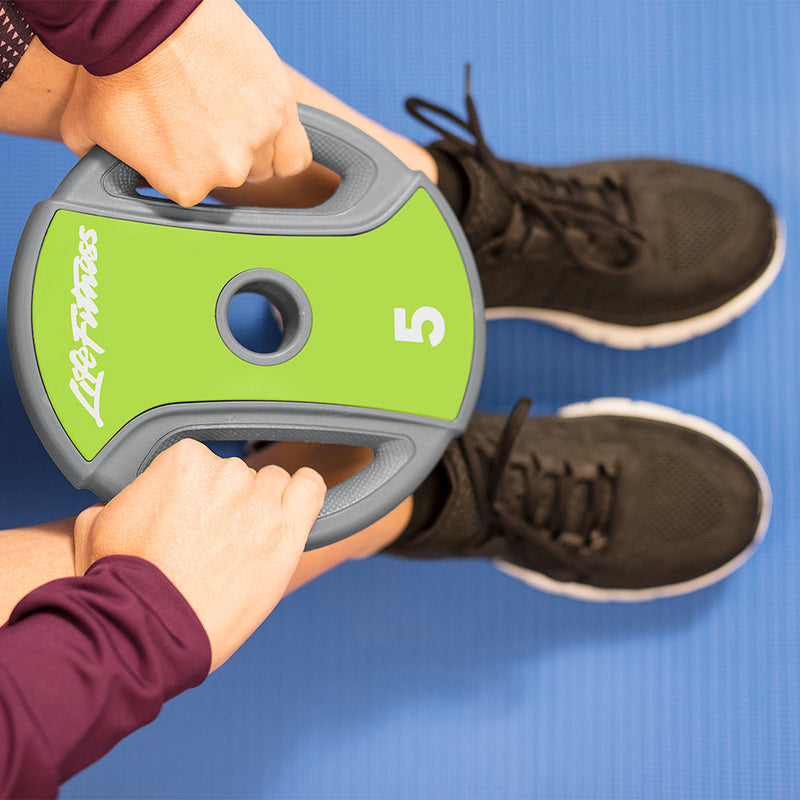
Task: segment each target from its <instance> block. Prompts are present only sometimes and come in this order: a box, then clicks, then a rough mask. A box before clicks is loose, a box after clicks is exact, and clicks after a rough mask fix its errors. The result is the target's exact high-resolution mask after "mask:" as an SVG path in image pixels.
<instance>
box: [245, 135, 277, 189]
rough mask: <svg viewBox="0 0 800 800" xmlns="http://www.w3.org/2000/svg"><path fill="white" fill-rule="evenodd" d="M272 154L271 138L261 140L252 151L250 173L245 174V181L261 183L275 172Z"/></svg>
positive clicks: (273, 150)
mask: <svg viewBox="0 0 800 800" xmlns="http://www.w3.org/2000/svg"><path fill="white" fill-rule="evenodd" d="M274 155H275V145H274V142H273V141H272V140H270V141H268V142H263V143H262V144H261V146H260V147H259V148H258V149H257V150H256V151H255V152H254V153H253V165H252V166H251V167H250V174H249V175H248V176H247V181H246V183H263V182H264V181H268V180H269V179H270V178H271V177H272V176H273V175H274V174H275V173H274V170H273V163H272V162H273V158H274Z"/></svg>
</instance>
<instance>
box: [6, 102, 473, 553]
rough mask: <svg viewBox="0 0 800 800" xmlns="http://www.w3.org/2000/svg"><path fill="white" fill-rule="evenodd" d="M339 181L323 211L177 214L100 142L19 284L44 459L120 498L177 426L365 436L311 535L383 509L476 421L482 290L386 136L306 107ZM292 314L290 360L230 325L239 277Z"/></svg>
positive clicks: (29, 404)
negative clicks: (243, 341)
mask: <svg viewBox="0 0 800 800" xmlns="http://www.w3.org/2000/svg"><path fill="white" fill-rule="evenodd" d="M300 117H301V121H302V122H303V125H304V126H305V128H306V131H307V133H308V135H309V140H310V142H311V147H312V151H313V153H314V160H315V161H317V162H318V163H320V164H322V165H324V166H326V167H329V168H330V169H332V170H333V171H334V172H336V173H337V174H339V175H340V177H341V181H340V184H339V186H338V188H337V190H336V191H335V193H334V194H333V195H332V196H331V197H330V198H329V199H328V200H327V201H325V202H324V203H322V204H321V205H319V206H317V207H314V208H309V209H265V208H244V207H241V208H240V207H229V206H218V205H200V206H195V207H194V208H189V209H185V208H181V207H179V206H177V205H175V204H173V203H170V202H169V201H166V200H163V199H157V198H152V197H145V196H142V195H139V194H138V193H137V192H136V186H137V184H138V182H139V175H138V174H137V173H136V172H134V171H133V170H132V169H130V168H129V167H128V166H126V165H125V164H123V163H121V162H120V161H118V160H117V159H115V158H114V157H113V156H111V155H110V154H109V153H107V152H105V151H103V150H101V149H100V148H94V149H93V150H92V151H91V152H90V153H89V154H88V155H87V156H85V157H84V158H83V159H81V161H80V162H79V163H78V164H77V165H76V166H75V168H74V169H73V170H72V171H71V172H70V173H69V174H68V175H67V176H66V178H65V179H64V180H63V181H62V183H61V184H60V186H59V187H58V188H57V189H56V191H55V192H54V193H53V195H52V197H50V198H49V199H48V200H45V201H43V202H41V203H39V204H37V206H36V207H35V208H34V210H33V212H32V213H31V216H30V218H29V220H28V223H27V224H26V226H25V230H24V232H23V235H22V238H21V241H20V244H19V247H18V250H17V255H16V258H15V261H14V269H13V272H12V277H11V284H10V288H9V301H8V302H9V305H8V327H9V343H10V348H11V357H12V364H13V368H14V374H15V377H16V380H17V385H18V387H19V390H20V394H21V396H22V400H23V403H24V405H25V408H26V411H27V412H28V415H29V416H30V418H31V420H32V422H33V425H34V427H35V429H36V431H37V433H38V435H39V437H40V438H41V439H42V441H43V443H44V444H45V446H46V448H47V450H48V452H49V453H50V455H51V456H52V458H53V459H54V461H55V462H56V464H57V465H58V466H59V468H60V469H61V470H62V471H63V472H64V474H65V475H66V476H67V478H69V480H70V481H71V482H72V483H73V484H74V485H75V486H77V487H79V488H88V489H91V490H92V491H94V492H95V493H96V494H97V495H98V496H99V497H100V498H101V499H109V498H110V497H112V496H113V495H114V494H116V493H117V492H118V491H120V490H121V489H122V488H123V487H124V486H126V485H127V484H128V483H129V482H130V481H132V480H133V479H134V478H135V477H136V475H138V474H139V473H140V472H141V471H142V470H143V469H145V467H146V466H147V465H148V464H149V463H150V462H151V461H152V459H153V458H155V456H156V455H157V454H158V453H159V452H161V451H163V450H164V449H166V448H167V447H169V446H170V445H171V444H173V443H174V442H176V441H178V440H179V439H181V438H186V437H191V438H195V439H199V440H202V441H210V440H237V439H266V440H284V441H294V440H297V441H311V442H325V443H333V444H335V443H339V444H352V445H361V446H366V447H370V448H372V450H373V451H374V457H373V459H372V461H371V462H370V463H369V464H368V465H367V466H366V467H365V468H363V469H362V470H361V471H359V472H358V473H356V474H355V475H354V476H353V477H351V478H350V479H348V480H346V481H345V482H343V483H342V484H340V485H338V486H336V487H334V488H333V489H331V490H330V491H329V492H328V494H327V497H326V499H325V504H324V506H323V509H322V512H321V513H320V515H319V518H318V519H317V522H316V523H315V525H314V528H313V529H312V532H311V535H310V537H309V542H308V549H313V548H315V547H320V546H322V545H326V544H330V543H331V542H334V541H337V540H338V539H341V538H344V537H346V536H348V535H350V534H352V533H355V532H356V531H358V530H360V529H362V528H364V527H365V526H367V525H369V524H371V523H372V522H374V521H375V520H377V519H378V518H380V517H381V516H382V515H383V514H385V513H386V512H388V511H389V510H391V509H392V508H393V507H394V506H396V505H397V504H398V503H399V502H400V501H401V500H402V499H403V498H404V497H406V496H407V495H409V494H410V493H411V492H413V491H414V489H415V488H416V487H417V486H418V485H419V483H420V482H421V481H422V480H423V479H424V478H425V477H426V475H427V474H428V473H429V472H430V470H431V469H432V468H433V466H434V465H435V464H436V462H437V461H438V459H439V458H440V457H441V455H442V453H443V451H444V449H445V448H446V446H447V444H448V443H449V441H450V440H451V439H452V438H453V437H454V436H456V435H457V434H459V433H460V432H462V431H463V429H464V428H465V427H466V425H467V422H468V421H469V417H470V416H471V414H472V411H473V409H474V406H475V401H476V399H477V394H478V390H479V388H480V380H481V375H482V370H483V358H484V349H485V327H484V321H483V303H482V298H481V293H480V285H479V281H478V277H477V273H476V270H475V265H474V261H473V259H472V255H471V253H470V250H469V246H468V244H467V241H466V238H465V236H464V234H463V231H462V230H461V228H460V226H459V224H458V222H457V220H456V218H455V216H454V214H453V212H452V211H451V209H450V208H449V207H448V206H447V204H446V202H445V201H444V199H443V198H442V196H441V195H440V193H439V192H438V190H437V189H436V187H435V186H434V185H433V184H432V183H431V182H430V181H429V180H428V179H427V178H426V177H425V176H424V175H423V174H422V173H419V172H412V171H411V170H409V169H407V168H406V167H405V166H404V165H403V164H402V163H401V162H400V161H399V160H398V159H396V158H395V157H394V156H393V155H392V154H391V153H390V152H389V151H388V150H386V149H385V148H383V147H382V146H381V145H380V144H378V143H377V142H375V141H374V140H372V139H371V138H370V137H368V136H366V135H365V134H364V133H362V132H361V131H359V130H358V129H356V128H354V127H352V126H350V125H349V124H347V123H345V122H343V121H342V120H339V119H337V118H335V117H332V116H330V115H328V114H325V113H324V112H321V111H318V110H316V109H311V108H307V107H302V106H301V107H300ZM243 290H250V291H258V292H262V293H264V294H266V295H267V296H268V297H269V299H270V300H272V301H273V303H274V304H275V305H276V306H277V307H278V309H279V311H280V312H281V315H282V318H283V322H284V339H283V342H282V344H281V346H280V347H279V348H278V350H277V351H276V352H275V353H271V354H268V355H261V354H256V353H252V352H251V351H249V350H246V349H245V348H243V347H242V346H241V345H239V343H238V342H236V340H235V339H234V337H233V335H232V334H231V332H230V329H229V328H228V325H227V305H228V303H229V302H230V300H231V298H232V297H233V296H234V295H235V294H236V293H237V292H239V291H243Z"/></svg>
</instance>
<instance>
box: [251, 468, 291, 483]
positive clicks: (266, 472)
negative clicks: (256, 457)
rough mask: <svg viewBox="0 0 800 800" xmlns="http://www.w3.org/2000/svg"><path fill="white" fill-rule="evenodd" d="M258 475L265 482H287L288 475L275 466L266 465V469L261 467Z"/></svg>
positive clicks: (282, 469)
mask: <svg viewBox="0 0 800 800" xmlns="http://www.w3.org/2000/svg"><path fill="white" fill-rule="evenodd" d="M258 474H259V475H260V476H261V477H262V478H263V480H265V481H267V482H278V481H280V482H288V481H289V473H288V472H287V471H286V470H285V469H284V468H283V467H279V466H278V465H277V464H268V465H267V466H266V467H262V469H261V470H260V471H259V473H258Z"/></svg>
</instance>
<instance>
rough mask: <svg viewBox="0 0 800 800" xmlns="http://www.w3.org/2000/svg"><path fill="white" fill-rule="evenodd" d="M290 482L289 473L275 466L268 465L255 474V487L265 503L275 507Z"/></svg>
mask: <svg viewBox="0 0 800 800" xmlns="http://www.w3.org/2000/svg"><path fill="white" fill-rule="evenodd" d="M289 480H290V475H289V473H288V472H287V471H286V470H285V469H283V467H279V466H277V465H276V464H268V465H267V466H266V467H262V468H261V469H260V470H258V472H257V473H256V486H257V490H258V492H259V494H260V496H261V497H262V498H263V499H264V501H265V502H268V503H273V504H274V505H275V506H277V505H278V504H279V503H280V500H281V497H282V496H283V492H284V490H285V489H286V486H287V485H288V483H289Z"/></svg>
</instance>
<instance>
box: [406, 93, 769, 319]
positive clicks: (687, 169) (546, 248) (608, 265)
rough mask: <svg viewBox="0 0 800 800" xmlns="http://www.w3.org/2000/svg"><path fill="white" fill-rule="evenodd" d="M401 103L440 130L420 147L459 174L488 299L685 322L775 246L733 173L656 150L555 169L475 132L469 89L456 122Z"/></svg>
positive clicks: (741, 284) (747, 280)
mask: <svg viewBox="0 0 800 800" xmlns="http://www.w3.org/2000/svg"><path fill="white" fill-rule="evenodd" d="M407 107H408V109H409V111H410V112H411V113H412V114H413V115H414V116H415V117H416V118H417V119H419V120H421V121H423V122H424V123H425V124H427V125H428V126H430V127H432V128H433V129H434V130H436V131H438V132H440V133H442V134H443V136H444V138H443V139H442V140H440V141H437V142H434V143H433V144H432V145H431V146H430V148H429V149H430V150H431V152H432V153H433V154H434V156H435V157H436V158H437V160H441V159H443V158H446V159H450V160H451V162H452V163H454V164H457V166H458V168H459V169H461V170H462V171H463V173H464V176H465V177H466V181H467V183H468V185H469V198H468V200H467V203H466V207H465V208H464V211H463V213H462V214H461V215H460V219H461V223H462V225H463V227H464V230H465V232H466V235H467V238H468V239H469V242H470V245H471V246H472V248H473V251H474V253H475V257H476V262H477V265H478V269H479V272H480V274H481V281H482V285H483V291H484V299H485V302H486V306H487V308H492V307H509V306H510V307H520V306H526V307H530V308H537V309H539V308H541V309H552V310H558V311H567V312H571V313H574V314H578V315H582V316H585V317H588V318H591V319H594V320H599V321H602V322H608V323H612V324H619V325H628V326H648V325H655V324H659V323H663V322H672V321H676V320H683V319H687V318H691V317H694V316H697V315H699V314H702V313H705V312H707V311H710V310H713V309H715V308H717V307H719V306H720V305H722V304H723V303H725V302H726V301H728V300H730V299H731V298H733V297H735V296H736V295H738V294H739V293H741V292H742V291H743V290H744V289H745V288H746V287H748V286H749V285H751V284H752V283H753V282H754V281H755V280H756V279H757V278H758V277H759V276H760V275H761V274H762V273H763V272H764V270H765V269H766V268H767V267H768V265H769V264H770V262H771V259H772V257H773V254H774V253H775V249H776V242H777V236H778V232H777V225H776V219H775V213H774V210H773V209H772V207H771V206H770V204H769V203H768V202H767V200H766V199H765V198H764V196H763V195H762V194H761V192H759V191H758V190H757V189H756V188H754V187H753V186H751V185H750V184H748V183H746V182H745V181H743V180H741V179H739V178H737V177H735V176H733V175H730V174H727V173H723V172H718V171H715V170H711V169H706V168H702V167H696V166H691V165H687V164H682V163H678V162H674V161H664V160H654V159H630V160H619V161H600V162H592V163H586V164H577V165H574V166H570V167H554V168H542V167H534V166H530V165H527V164H520V163H514V162H509V161H503V160H501V159H498V158H497V157H496V156H495V155H494V154H493V153H492V151H491V150H490V149H489V147H488V145H487V144H486V142H485V140H484V138H483V133H482V131H481V127H480V123H479V121H478V116H477V112H476V110H475V106H474V103H473V101H472V98H471V97H470V95H469V88H468V89H467V112H468V116H467V119H465V120H462V119H460V118H458V117H457V116H456V115H454V114H452V113H451V112H449V111H447V110H446V109H443V108H440V107H438V106H435V105H433V104H431V103H427V102H426V101H423V100H420V99H418V98H411V99H410V100H409V101H407ZM434 116H440V117H444V118H446V119H448V120H449V121H450V122H451V123H453V124H455V125H456V126H459V127H461V128H462V129H463V130H464V131H466V132H467V133H468V135H469V137H468V139H464V138H461V137H460V136H456V135H455V134H454V133H452V132H451V131H448V130H447V129H445V128H444V127H442V126H440V125H439V124H438V123H436V122H435V120H434V119H433V118H432V117H434Z"/></svg>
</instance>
